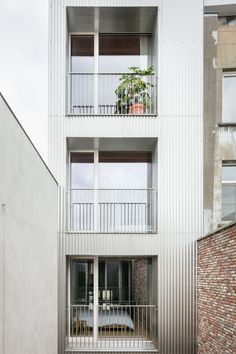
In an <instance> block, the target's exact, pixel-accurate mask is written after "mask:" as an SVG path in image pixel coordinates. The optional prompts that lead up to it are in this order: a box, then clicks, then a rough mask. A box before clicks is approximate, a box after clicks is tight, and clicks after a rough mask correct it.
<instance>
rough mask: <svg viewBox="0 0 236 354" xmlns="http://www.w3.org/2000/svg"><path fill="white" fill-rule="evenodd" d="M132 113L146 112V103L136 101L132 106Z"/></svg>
mask: <svg viewBox="0 0 236 354" xmlns="http://www.w3.org/2000/svg"><path fill="white" fill-rule="evenodd" d="M130 114H144V105H143V104H142V103H135V104H133V105H132V106H131V107H130Z"/></svg>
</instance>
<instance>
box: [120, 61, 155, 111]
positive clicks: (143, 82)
mask: <svg viewBox="0 0 236 354" xmlns="http://www.w3.org/2000/svg"><path fill="white" fill-rule="evenodd" d="M129 70H130V73H127V74H123V75H122V76H121V77H120V79H119V80H120V81H121V82H120V84H119V86H118V87H117V89H116V90H115V94H116V96H117V102H116V111H115V113H116V114H130V111H131V107H132V106H133V105H134V104H137V103H139V104H142V105H143V109H144V111H147V110H148V109H149V107H150V95H149V93H148V89H149V88H150V87H153V85H152V84H151V83H150V82H148V80H147V78H148V76H150V75H153V74H154V70H153V67H152V66H150V67H149V68H147V69H144V70H141V69H140V68H139V67H137V66H132V67H130V68H129Z"/></svg>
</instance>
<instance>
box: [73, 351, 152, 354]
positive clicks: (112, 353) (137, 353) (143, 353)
mask: <svg viewBox="0 0 236 354" xmlns="http://www.w3.org/2000/svg"><path fill="white" fill-rule="evenodd" d="M67 353H72V352H71V351H67ZM87 353H91V354H96V353H106V354H114V351H113V352H108V351H105V352H101V351H97V352H94V351H86V352H82V351H78V352H75V351H73V354H87ZM115 353H116V354H130V353H132V354H146V353H156V352H155V351H153V350H150V351H149V350H146V351H145V352H142V351H138V352H133V351H132V352H130V351H129V352H125V351H123V352H115Z"/></svg>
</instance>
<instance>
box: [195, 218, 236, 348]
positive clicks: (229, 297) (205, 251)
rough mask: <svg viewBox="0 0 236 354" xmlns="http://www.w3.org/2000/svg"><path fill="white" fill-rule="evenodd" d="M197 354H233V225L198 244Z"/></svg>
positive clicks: (235, 237) (235, 239)
mask: <svg viewBox="0 0 236 354" xmlns="http://www.w3.org/2000/svg"><path fill="white" fill-rule="evenodd" d="M197 353H198V354H233V353H234V354H235V353H236V223H234V224H232V225H230V226H227V227H225V228H223V229H221V230H218V231H216V232H215V233H212V234H210V235H207V236H206V237H203V238H201V239H200V240H198V242H197Z"/></svg>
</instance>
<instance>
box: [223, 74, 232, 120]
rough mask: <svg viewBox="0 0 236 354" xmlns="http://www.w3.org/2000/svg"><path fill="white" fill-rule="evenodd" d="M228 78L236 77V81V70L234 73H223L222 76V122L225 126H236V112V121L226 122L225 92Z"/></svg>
mask: <svg viewBox="0 0 236 354" xmlns="http://www.w3.org/2000/svg"><path fill="white" fill-rule="evenodd" d="M226 77H235V80H236V70H235V71H234V70H232V71H223V74H222V100H221V122H222V123H223V124H236V112H235V121H232V120H225V119H224V115H223V113H224V96H225V92H224V78H226Z"/></svg>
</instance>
